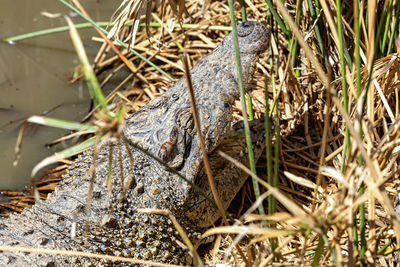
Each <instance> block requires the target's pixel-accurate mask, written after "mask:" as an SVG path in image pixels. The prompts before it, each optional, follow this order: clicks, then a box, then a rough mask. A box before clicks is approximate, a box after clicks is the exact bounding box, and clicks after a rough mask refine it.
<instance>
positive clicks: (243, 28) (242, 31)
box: [237, 21, 254, 37]
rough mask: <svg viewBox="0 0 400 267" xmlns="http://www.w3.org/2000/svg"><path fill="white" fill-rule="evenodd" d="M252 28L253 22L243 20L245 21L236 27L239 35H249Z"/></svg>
mask: <svg viewBox="0 0 400 267" xmlns="http://www.w3.org/2000/svg"><path fill="white" fill-rule="evenodd" d="M253 28H254V22H252V21H245V22H243V23H241V24H239V26H238V28H237V34H238V36H240V37H246V36H248V35H250V33H252V32H253Z"/></svg>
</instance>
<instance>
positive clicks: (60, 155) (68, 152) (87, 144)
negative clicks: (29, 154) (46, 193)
mask: <svg viewBox="0 0 400 267" xmlns="http://www.w3.org/2000/svg"><path fill="white" fill-rule="evenodd" d="M95 141H96V140H95V138H90V139H88V140H86V141H84V142H82V143H80V144H77V145H75V146H72V147H69V148H67V149H64V150H62V151H60V152H57V153H54V155H52V156H50V157H47V158H45V159H43V160H42V161H40V162H39V163H38V164H36V166H35V167H34V168H33V169H32V173H31V176H32V177H35V175H36V174H37V173H38V171H39V170H40V169H42V168H44V167H46V166H48V165H50V164H53V163H57V162H59V161H60V160H63V159H66V158H69V157H72V156H75V155H77V154H79V153H81V152H83V151H85V150H86V149H88V148H91V147H93V146H94V143H95Z"/></svg>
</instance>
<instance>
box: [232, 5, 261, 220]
mask: <svg viewBox="0 0 400 267" xmlns="http://www.w3.org/2000/svg"><path fill="white" fill-rule="evenodd" d="M229 9H230V13H231V24H232V33H233V34H232V37H233V45H234V48H235V59H236V67H237V73H238V84H239V90H240V101H241V104H242V110H243V123H244V132H245V136H246V144H247V151H248V154H249V162H250V169H251V171H252V172H253V173H254V174H256V164H255V159H254V153H253V146H252V142H251V136H250V128H249V122H248V119H247V108H246V96H245V92H244V84H243V75H242V63H241V61H240V52H239V41H238V37H237V30H236V17H235V10H234V6H233V0H229ZM253 187H254V192H255V195H256V198H257V199H258V198H259V197H260V188H259V185H258V182H257V180H256V179H253ZM258 211H259V212H260V214H262V215H264V214H265V211H264V207H263V205H262V204H260V206H259V207H258Z"/></svg>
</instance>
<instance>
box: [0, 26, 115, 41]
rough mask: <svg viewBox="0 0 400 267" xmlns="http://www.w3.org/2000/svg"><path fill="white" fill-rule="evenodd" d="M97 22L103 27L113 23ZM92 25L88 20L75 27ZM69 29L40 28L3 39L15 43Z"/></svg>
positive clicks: (80, 27)
mask: <svg viewBox="0 0 400 267" xmlns="http://www.w3.org/2000/svg"><path fill="white" fill-rule="evenodd" d="M96 23H97V24H98V25H99V26H102V27H106V26H109V25H111V24H110V22H96ZM91 27H93V25H92V24H90V23H88V22H86V23H79V24H76V25H75V28H77V29H84V28H91ZM68 30H69V26H61V27H56V28H51V29H44V30H40V31H35V32H30V33H25V34H21V35H17V36H12V37H8V38H5V39H3V41H4V42H8V43H14V42H18V41H21V40H25V39H30V38H35V37H40V36H43V35H49V34H53V33H59V32H65V31H68Z"/></svg>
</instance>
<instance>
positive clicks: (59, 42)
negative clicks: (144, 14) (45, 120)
mask: <svg viewBox="0 0 400 267" xmlns="http://www.w3.org/2000/svg"><path fill="white" fill-rule="evenodd" d="M81 2H82V4H84V6H85V8H86V11H87V12H88V13H89V14H90V15H91V16H92V18H93V19H94V20H95V21H108V20H109V18H110V17H111V15H112V13H113V12H114V10H115V9H116V8H117V6H118V5H119V4H120V3H119V2H118V1H111V0H108V1H106V0H101V1H95V0H90V1H81ZM97 2H98V3H97ZM41 12H48V13H51V14H60V16H58V17H56V18H49V17H46V16H43V15H41ZM64 15H71V12H70V10H69V9H68V8H67V7H65V6H64V5H63V4H61V3H60V2H59V1H47V0H35V1H32V0H19V1H13V0H1V8H0V39H3V38H5V37H10V36H15V35H19V34H23V33H29V32H32V31H37V30H42V29H47V28H53V27H58V26H65V25H67V23H66V21H65V19H64ZM72 19H73V21H74V23H81V22H84V21H83V20H82V19H80V18H79V17H72ZM79 33H80V34H81V38H82V39H83V42H84V44H85V48H86V50H87V51H86V52H87V53H88V56H89V58H90V59H93V58H94V56H95V54H96V52H97V49H98V48H99V44H97V43H95V42H93V41H91V37H92V36H97V34H96V32H95V30H94V29H83V30H79ZM77 65H78V59H77V56H76V54H75V51H74V48H73V45H72V42H71V39H70V37H69V33H68V32H63V33H56V34H52V35H46V36H42V37H37V38H33V39H27V40H24V41H19V42H17V43H16V44H9V43H5V42H1V43H0V169H1V174H0V189H22V188H24V186H27V185H29V182H30V173H31V170H32V168H33V166H35V164H37V163H38V162H39V161H40V160H41V159H43V158H44V157H46V156H49V155H51V154H52V153H54V151H57V150H60V149H62V145H60V146H58V147H56V148H50V149H49V148H46V146H45V144H46V143H48V142H50V141H52V140H54V139H56V138H59V137H61V136H64V135H65V134H66V131H65V130H64V131H63V130H59V129H52V128H49V127H31V128H30V129H29V131H28V132H27V134H26V135H25V138H24V139H23V146H22V155H21V159H20V162H19V164H18V166H17V167H13V165H12V162H13V160H14V147H15V143H16V139H17V136H18V132H19V128H20V126H21V123H22V122H23V120H24V119H26V118H28V117H29V116H32V115H41V114H45V113H48V114H47V115H48V116H49V117H53V118H60V119H65V120H75V121H79V120H80V119H81V118H83V117H84V116H85V115H86V114H87V112H88V109H89V106H90V100H89V97H88V93H87V89H86V86H85V83H84V81H81V82H80V83H78V84H74V85H69V84H68V83H67V81H68V80H69V79H70V78H71V74H72V72H73V70H74V67H76V66H77Z"/></svg>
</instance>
